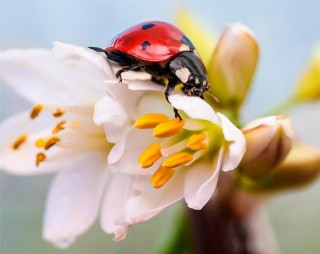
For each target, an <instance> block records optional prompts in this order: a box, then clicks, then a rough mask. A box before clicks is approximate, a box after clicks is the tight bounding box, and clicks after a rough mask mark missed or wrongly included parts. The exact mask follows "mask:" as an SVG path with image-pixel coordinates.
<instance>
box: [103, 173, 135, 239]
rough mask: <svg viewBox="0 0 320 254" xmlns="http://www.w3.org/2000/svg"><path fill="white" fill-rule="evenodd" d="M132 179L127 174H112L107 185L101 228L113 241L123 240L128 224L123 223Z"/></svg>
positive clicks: (131, 190) (131, 191) (131, 189)
mask: <svg viewBox="0 0 320 254" xmlns="http://www.w3.org/2000/svg"><path fill="white" fill-rule="evenodd" d="M133 193H134V190H133V188H132V177H131V176H129V175H127V174H114V175H113V176H111V179H110V181H109V183H108V188H107V189H106V194H105V197H104V201H103V207H102V211H101V227H102V229H103V230H104V231H105V232H106V233H108V234H114V235H115V236H114V240H115V241H120V240H122V239H124V238H125V236H126V234H127V230H128V227H129V224H128V223H127V222H125V213H126V210H125V208H126V202H127V200H128V199H129V198H130V197H131V196H132V195H133Z"/></svg>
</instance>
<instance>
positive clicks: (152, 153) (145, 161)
mask: <svg viewBox="0 0 320 254" xmlns="http://www.w3.org/2000/svg"><path fill="white" fill-rule="evenodd" d="M160 150H161V146H160V144H159V143H154V144H152V145H151V146H150V147H148V148H147V149H146V150H145V151H144V152H143V153H142V154H141V155H140V157H139V159H138V162H139V164H140V165H141V167H142V168H149V167H151V166H152V165H153V164H154V163H155V162H156V161H157V160H158V159H160V158H161V157H162V155H161V152H160Z"/></svg>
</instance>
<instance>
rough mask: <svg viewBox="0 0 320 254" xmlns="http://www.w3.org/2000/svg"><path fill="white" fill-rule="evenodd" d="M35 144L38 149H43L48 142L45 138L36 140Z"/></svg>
mask: <svg viewBox="0 0 320 254" xmlns="http://www.w3.org/2000/svg"><path fill="white" fill-rule="evenodd" d="M34 144H35V146H36V147H38V148H43V147H44V145H45V144H46V141H45V140H44V139H43V138H39V139H37V140H36V142H35V143H34Z"/></svg>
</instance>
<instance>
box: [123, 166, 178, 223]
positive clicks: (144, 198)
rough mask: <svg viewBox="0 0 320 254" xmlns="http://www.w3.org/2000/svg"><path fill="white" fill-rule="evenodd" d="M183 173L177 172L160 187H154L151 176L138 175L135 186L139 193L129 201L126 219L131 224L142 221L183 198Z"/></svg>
mask: <svg viewBox="0 0 320 254" xmlns="http://www.w3.org/2000/svg"><path fill="white" fill-rule="evenodd" d="M182 174H183V173H181V172H176V175H175V176H174V177H173V178H172V179H170V180H169V182H167V183H166V184H165V185H164V186H162V187H161V188H160V189H154V188H153V187H152V185H151V184H150V176H139V177H137V179H136V181H135V182H134V184H133V188H134V189H136V190H137V191H138V194H136V196H135V197H132V198H130V199H129V200H128V202H127V206H126V211H127V213H126V221H127V222H128V223H129V224H137V223H142V222H144V221H146V220H149V219H151V218H152V217H154V216H155V215H157V214H158V213H160V212H161V211H162V210H164V209H165V208H167V207H168V206H170V205H172V204H174V203H176V202H177V201H179V200H181V199H182V198H183V180H184V177H183V176H182Z"/></svg>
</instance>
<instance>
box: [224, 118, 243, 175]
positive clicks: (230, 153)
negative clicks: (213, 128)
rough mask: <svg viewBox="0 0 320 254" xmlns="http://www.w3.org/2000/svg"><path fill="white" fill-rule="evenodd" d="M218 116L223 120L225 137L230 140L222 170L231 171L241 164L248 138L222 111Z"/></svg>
mask: <svg viewBox="0 0 320 254" xmlns="http://www.w3.org/2000/svg"><path fill="white" fill-rule="evenodd" d="M218 116H219V117H220V120H221V127H222V130H223V134H224V138H225V139H226V140H227V141H229V145H228V147H227V148H226V149H227V150H226V151H225V153H224V158H223V162H222V170H223V171H229V170H232V169H235V168H236V167H237V166H238V165H239V163H240V161H241V159H242V157H243V155H244V153H245V152H246V139H245V137H244V135H243V133H242V131H241V130H239V129H238V128H237V127H235V126H234V125H233V124H232V123H231V122H230V120H229V119H228V118H226V117H225V116H224V115H223V114H221V113H218Z"/></svg>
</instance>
